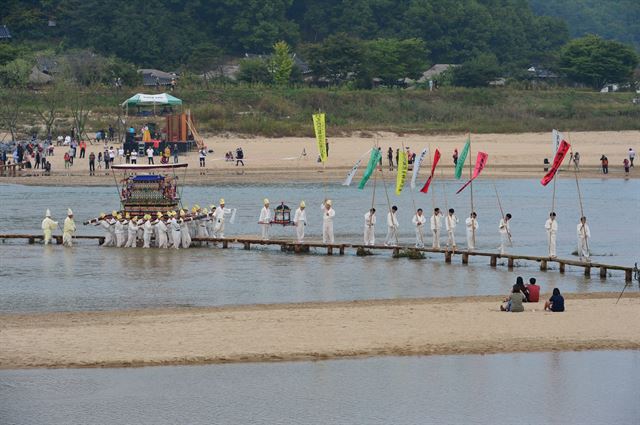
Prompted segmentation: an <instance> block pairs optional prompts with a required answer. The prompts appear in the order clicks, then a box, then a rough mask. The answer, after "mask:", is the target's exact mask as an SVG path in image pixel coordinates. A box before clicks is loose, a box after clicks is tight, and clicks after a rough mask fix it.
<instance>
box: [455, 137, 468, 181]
mask: <svg viewBox="0 0 640 425" xmlns="http://www.w3.org/2000/svg"><path fill="white" fill-rule="evenodd" d="M470 148H471V136H469V137H467V143H466V144H465V145H464V149H462V152H460V156H459V157H458V163H457V164H456V179H460V177H462V169H463V168H464V162H465V160H466V159H467V155H469V149H470Z"/></svg>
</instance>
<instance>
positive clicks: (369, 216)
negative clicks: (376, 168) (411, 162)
mask: <svg viewBox="0 0 640 425" xmlns="http://www.w3.org/2000/svg"><path fill="white" fill-rule="evenodd" d="M389 149H391V148H389ZM391 157H392V159H393V152H391ZM375 243H376V209H375V208H371V209H370V210H369V212H367V213H366V214H365V215H364V244H365V245H369V246H373V245H375Z"/></svg>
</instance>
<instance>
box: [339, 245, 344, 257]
mask: <svg viewBox="0 0 640 425" xmlns="http://www.w3.org/2000/svg"><path fill="white" fill-rule="evenodd" d="M340 255H344V245H340Z"/></svg>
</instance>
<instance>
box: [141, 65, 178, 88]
mask: <svg viewBox="0 0 640 425" xmlns="http://www.w3.org/2000/svg"><path fill="white" fill-rule="evenodd" d="M138 73H139V74H142V84H143V85H145V86H155V85H156V78H157V79H158V83H159V84H160V85H161V86H168V85H170V84H171V80H175V79H177V78H178V75H177V74H176V73H175V72H165V71H160V70H159V69H149V68H145V69H139V70H138Z"/></svg>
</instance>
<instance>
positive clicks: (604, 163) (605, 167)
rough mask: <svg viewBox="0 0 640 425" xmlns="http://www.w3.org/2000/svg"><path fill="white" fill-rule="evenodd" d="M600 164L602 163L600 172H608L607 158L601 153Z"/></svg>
mask: <svg viewBox="0 0 640 425" xmlns="http://www.w3.org/2000/svg"><path fill="white" fill-rule="evenodd" d="M600 164H601V165H602V174H609V158H607V157H606V156H605V155H602V156H601V157H600Z"/></svg>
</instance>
